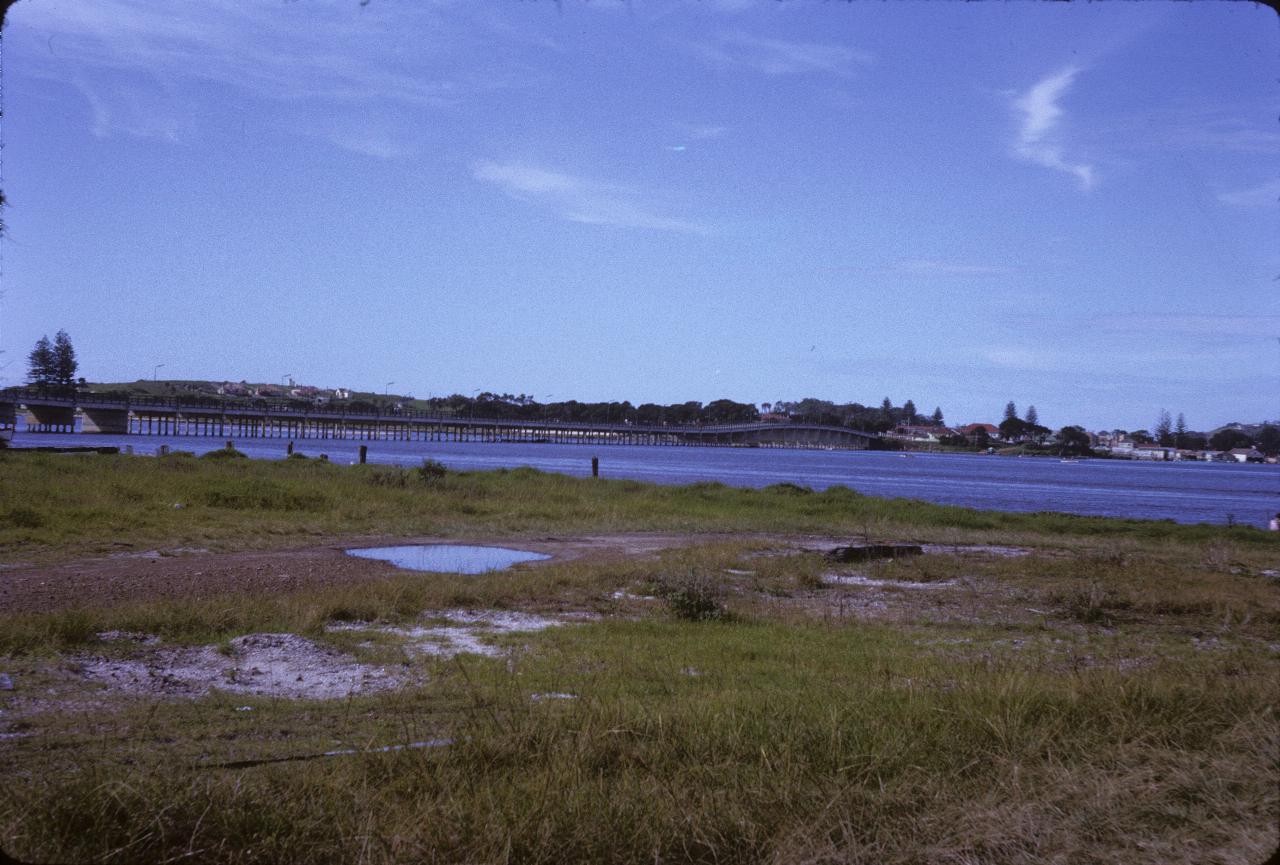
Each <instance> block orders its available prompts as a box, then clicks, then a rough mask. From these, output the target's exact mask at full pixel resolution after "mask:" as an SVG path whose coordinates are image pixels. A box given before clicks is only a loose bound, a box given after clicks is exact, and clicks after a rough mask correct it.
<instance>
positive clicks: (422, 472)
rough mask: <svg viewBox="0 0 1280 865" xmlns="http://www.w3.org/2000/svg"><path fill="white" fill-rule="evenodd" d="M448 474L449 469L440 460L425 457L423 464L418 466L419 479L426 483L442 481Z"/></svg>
mask: <svg viewBox="0 0 1280 865" xmlns="http://www.w3.org/2000/svg"><path fill="white" fill-rule="evenodd" d="M447 474H449V469H448V468H446V467H445V464H444V463H442V462H439V461H438V460H433V459H429V458H428V459H424V460H423V461H422V465H420V466H418V479H419V480H421V481H422V482H423V483H426V484H433V483H436V482H438V481H441V480H443V479H444V477H445V476H446V475H447Z"/></svg>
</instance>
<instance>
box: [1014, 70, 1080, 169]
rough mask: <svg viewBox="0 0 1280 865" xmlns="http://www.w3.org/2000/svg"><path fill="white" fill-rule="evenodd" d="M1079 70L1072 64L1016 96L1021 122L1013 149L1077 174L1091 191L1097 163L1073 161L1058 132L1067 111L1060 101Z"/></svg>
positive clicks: (1035, 159)
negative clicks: (1064, 111)
mask: <svg viewBox="0 0 1280 865" xmlns="http://www.w3.org/2000/svg"><path fill="white" fill-rule="evenodd" d="M1079 72H1080V70H1079V69H1077V68H1076V67H1074V66H1068V67H1067V68H1066V69H1063V70H1061V71H1059V72H1056V73H1054V74H1053V75H1050V76H1048V77H1046V78H1043V79H1041V80H1040V81H1037V82H1036V83H1035V84H1034V85H1033V86H1032V87H1031V89H1030V90H1028V91H1027V92H1026V93H1024V94H1022V95H1021V96H1019V97H1018V98H1017V99H1015V100H1014V102H1013V107H1014V110H1015V111H1016V112H1017V113H1018V114H1019V115H1020V121H1021V122H1020V124H1019V127H1018V136H1017V140H1016V141H1015V142H1014V147H1013V149H1014V153H1016V154H1017V155H1018V156H1019V157H1020V158H1022V159H1025V160H1026V161H1028V162H1032V163H1035V164H1036V165H1042V166H1044V167H1045V168H1052V169H1054V170H1055V171H1062V172H1065V173H1067V174H1070V175H1072V176H1074V177H1075V178H1076V179H1077V180H1078V181H1079V182H1080V188H1081V189H1083V190H1085V191H1088V190H1090V189H1092V188H1093V187H1094V185H1095V184H1096V182H1097V176H1096V174H1095V172H1094V168H1093V166H1092V165H1088V164H1085V163H1082V162H1069V161H1068V160H1067V159H1066V157H1064V156H1063V154H1062V145H1061V142H1059V141H1058V136H1057V133H1058V126H1059V121H1061V119H1062V115H1063V109H1062V107H1061V106H1060V105H1059V104H1058V102H1059V100H1060V99H1061V98H1062V97H1063V95H1064V94H1065V93H1066V92H1067V90H1068V89H1070V87H1071V85H1072V84H1073V83H1074V82H1075V79H1076V75H1078V74H1079Z"/></svg>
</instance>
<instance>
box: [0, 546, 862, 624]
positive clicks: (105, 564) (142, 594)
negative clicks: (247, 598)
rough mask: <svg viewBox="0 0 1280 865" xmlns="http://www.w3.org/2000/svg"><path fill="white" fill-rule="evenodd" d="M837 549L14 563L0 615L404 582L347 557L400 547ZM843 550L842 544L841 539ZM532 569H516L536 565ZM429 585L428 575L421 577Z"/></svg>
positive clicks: (184, 550)
mask: <svg viewBox="0 0 1280 865" xmlns="http://www.w3.org/2000/svg"><path fill="white" fill-rule="evenodd" d="M758 540H765V541H768V542H770V543H780V544H792V543H805V544H808V543H811V542H816V543H818V544H820V545H822V546H823V547H824V548H830V547H835V546H839V545H840V544H841V543H842V542H841V541H840V540H838V539H826V538H811V537H794V538H789V537H783V536H777V535H754V534H740V533H707V534H657V533H654V534H649V533H636V534H630V533H620V534H607V535H583V536H575V537H559V536H554V535H547V536H539V537H514V538H513V537H501V536H467V537H451V538H441V537H407V538H406V537H388V536H356V537H349V538H341V539H337V538H330V539H326V540H325V541H323V542H315V543H312V544H311V545H310V546H306V547H301V548H295V549H283V550H269V551H249V552H235V553H209V552H202V551H199V550H197V549H194V548H190V547H175V548H173V549H162V550H161V549H157V550H144V551H141V552H136V553H135V552H125V553H112V554H109V555H106V556H102V557H98V558H89V559H79V560H76V561H70V562H63V563H59V564H40V565H32V564H18V563H15V564H13V565H11V566H5V567H3V568H0V609H3V610H5V611H6V612H52V611H55V610H65V609H75V608H83V607H104V606H112V605H116V604H123V603H129V602H134V601H153V600H179V599H193V598H195V599H199V598H209V597H214V596H217V595H224V594H232V593H241V592H244V593H249V592H270V593H277V592H291V591H299V590H305V589H314V588H321V587H324V586H330V585H350V584H353V583H361V582H367V581H370V580H377V579H383V578H386V577H389V576H392V575H403V574H404V573H405V571H404V570H403V569H401V568H397V567H395V566H394V565H391V564H388V563H386V562H379V561H375V560H372V559H362V558H357V557H355V556H349V555H347V554H346V551H347V550H348V549H350V548H354V547H369V546H390V545H399V544H444V543H448V544H468V545H484V546H508V547H516V548H518V549H522V550H530V551H532V552H537V553H543V554H545V555H548V556H551V559H550V560H549V561H550V562H556V561H571V560H575V559H584V558H593V559H594V558H617V557H636V556H653V555H657V554H658V553H660V552H662V551H663V550H667V549H671V548H674V547H684V546H691V545H695V544H714V543H724V542H726V541H747V542H750V541H758ZM844 543H847V541H844ZM541 564H546V562H542V563H538V562H532V563H527V564H524V565H520V567H539V566H540V565H541ZM423 577H424V579H429V576H428V575H425V574H424V575H423Z"/></svg>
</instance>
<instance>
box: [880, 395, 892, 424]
mask: <svg viewBox="0 0 1280 865" xmlns="http://www.w3.org/2000/svg"><path fill="white" fill-rule="evenodd" d="M880 414H882V415H884V417H885V420H892V419H893V400H891V399H889V398H888V397H885V398H884V402H882V403H880Z"/></svg>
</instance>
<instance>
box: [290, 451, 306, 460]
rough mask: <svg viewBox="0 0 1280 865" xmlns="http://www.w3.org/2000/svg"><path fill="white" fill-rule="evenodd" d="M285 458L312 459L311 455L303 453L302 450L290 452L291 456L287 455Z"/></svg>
mask: <svg viewBox="0 0 1280 865" xmlns="http://www.w3.org/2000/svg"><path fill="white" fill-rule="evenodd" d="M285 459H290V460H308V459H311V457H309V456H307V455H306V454H304V453H302V451H294V452H293V453H291V454H289V456H287V457H285Z"/></svg>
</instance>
